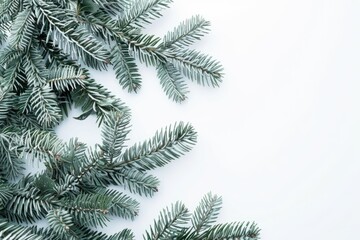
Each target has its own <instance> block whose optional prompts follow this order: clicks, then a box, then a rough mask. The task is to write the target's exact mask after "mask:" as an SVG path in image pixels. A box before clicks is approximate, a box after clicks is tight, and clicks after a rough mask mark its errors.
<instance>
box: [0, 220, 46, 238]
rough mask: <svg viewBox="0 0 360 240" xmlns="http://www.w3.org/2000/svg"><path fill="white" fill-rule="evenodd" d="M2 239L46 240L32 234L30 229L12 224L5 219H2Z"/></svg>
mask: <svg viewBox="0 0 360 240" xmlns="http://www.w3.org/2000/svg"><path fill="white" fill-rule="evenodd" d="M0 239H2V240H13V239H21V240H44V238H43V237H42V236H40V235H37V234H34V233H32V231H31V229H30V228H28V227H24V226H21V225H17V224H13V223H10V222H9V221H6V220H5V219H3V218H0Z"/></svg>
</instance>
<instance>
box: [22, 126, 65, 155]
mask: <svg viewBox="0 0 360 240" xmlns="http://www.w3.org/2000/svg"><path fill="white" fill-rule="evenodd" d="M20 143H21V145H20V146H22V147H23V152H24V154H32V156H33V157H34V158H37V159H40V160H45V161H46V160H51V159H53V158H55V159H56V158H58V156H60V155H61V152H62V149H63V147H64V144H63V143H62V141H61V140H60V139H59V138H58V137H57V136H56V134H55V133H54V132H52V131H46V130H40V129H28V130H26V131H25V132H24V133H23V134H22V135H21V140H20Z"/></svg>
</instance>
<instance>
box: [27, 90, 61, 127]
mask: <svg viewBox="0 0 360 240" xmlns="http://www.w3.org/2000/svg"><path fill="white" fill-rule="evenodd" d="M29 103H30V107H31V111H32V112H33V113H34V114H35V116H36V118H37V120H38V122H39V124H40V125H42V126H44V127H51V126H55V125H56V124H57V123H58V122H59V120H60V118H61V114H60V108H59V106H58V103H57V101H56V95H55V94H54V92H52V91H51V88H50V87H49V86H47V85H45V86H43V87H34V88H33V89H32V93H31V94H30V96H29Z"/></svg>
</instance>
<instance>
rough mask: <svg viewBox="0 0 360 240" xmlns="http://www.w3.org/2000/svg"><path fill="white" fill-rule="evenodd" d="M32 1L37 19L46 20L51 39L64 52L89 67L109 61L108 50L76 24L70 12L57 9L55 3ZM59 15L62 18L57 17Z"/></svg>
mask: <svg viewBox="0 0 360 240" xmlns="http://www.w3.org/2000/svg"><path fill="white" fill-rule="evenodd" d="M34 1H35V4H36V6H37V8H36V10H37V12H36V13H37V16H38V18H39V20H40V19H41V21H46V22H47V23H48V24H49V31H50V33H53V34H54V37H53V40H58V41H57V42H54V43H59V44H61V45H60V46H61V48H62V49H64V51H65V52H66V53H68V54H70V55H71V56H72V57H73V58H80V59H82V60H83V61H84V62H85V63H86V64H87V65H88V66H90V67H93V68H96V69H104V68H105V67H106V64H107V63H108V62H109V53H108V51H107V50H106V49H105V48H104V47H103V44H102V43H101V42H99V41H98V40H96V39H95V38H94V37H93V36H92V35H91V34H89V32H88V31H86V29H85V28H81V27H79V26H78V24H77V23H76V21H75V19H74V17H73V15H72V14H71V13H70V12H68V11H67V10H64V9H58V8H57V7H56V6H55V5H52V4H51V3H49V2H45V1H43V0H34ZM64 11H65V13H64ZM59 16H61V17H62V18H63V19H59V18H58V17H59ZM39 20H38V22H39ZM75 29H76V31H75ZM50 33H48V38H47V41H48V39H50V36H51V34H50ZM60 39H61V40H60Z"/></svg>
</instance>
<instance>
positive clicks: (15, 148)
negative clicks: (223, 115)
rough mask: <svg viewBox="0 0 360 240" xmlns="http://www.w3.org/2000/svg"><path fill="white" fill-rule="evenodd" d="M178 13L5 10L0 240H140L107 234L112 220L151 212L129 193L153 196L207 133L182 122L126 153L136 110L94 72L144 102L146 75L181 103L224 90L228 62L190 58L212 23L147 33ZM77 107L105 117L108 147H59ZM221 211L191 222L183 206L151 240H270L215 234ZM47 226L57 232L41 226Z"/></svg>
mask: <svg viewBox="0 0 360 240" xmlns="http://www.w3.org/2000/svg"><path fill="white" fill-rule="evenodd" d="M171 2H172V1H171V0H77V1H75V0H1V1H0V44H1V45H2V47H1V53H0V239H7V240H11V239H14V240H17V239H22V240H38V239H54V240H55V239H56V240H66V239H99V240H100V239H101V240H102V239H103V240H125V239H126V240H127V239H134V235H133V233H132V232H131V230H129V229H121V227H119V232H118V233H117V234H114V235H106V234H104V233H102V232H101V231H100V230H101V229H100V230H99V227H100V228H101V227H102V226H105V225H106V223H107V222H108V221H109V220H110V218H112V216H115V217H122V218H125V219H134V218H135V217H136V216H137V215H138V212H139V203H138V202H137V201H136V200H135V199H134V198H133V197H131V196H130V195H129V193H130V194H138V195H140V196H149V197H151V196H153V195H154V194H155V193H156V192H157V191H158V186H159V180H158V179H157V178H156V177H155V176H153V175H152V174H150V173H149V171H150V170H153V169H155V168H158V167H162V166H164V165H166V164H167V163H169V162H171V161H172V160H174V159H177V158H179V157H180V156H182V155H183V154H184V153H186V152H188V151H190V150H191V148H192V147H193V145H194V144H195V142H196V136H197V135H196V131H195V130H194V128H193V127H192V126H191V125H190V124H187V123H183V122H179V123H175V124H173V125H170V126H168V127H165V128H163V129H162V130H160V131H158V132H156V133H155V135H154V137H153V138H151V139H149V140H146V141H144V142H142V143H138V144H135V145H133V146H130V147H126V146H125V143H126V140H127V136H128V133H129V131H130V111H129V109H128V108H127V107H126V106H125V105H124V104H123V102H122V101H121V100H120V99H118V98H116V97H115V96H113V95H112V94H111V93H110V92H109V91H108V90H107V89H106V88H104V87H103V86H102V85H101V84H99V83H98V82H96V81H95V80H94V79H92V78H91V76H90V74H89V71H88V69H87V68H88V67H89V68H92V69H96V70H106V69H109V68H113V69H114V71H115V73H116V78H117V80H118V82H119V84H120V85H121V86H122V87H123V88H124V89H126V90H128V91H129V92H137V91H138V90H139V89H140V87H141V83H142V78H141V76H140V74H139V70H138V66H137V64H138V63H139V62H140V63H143V64H145V65H147V66H152V67H155V68H156V71H157V73H158V77H159V79H160V84H161V86H162V88H163V90H164V92H165V94H166V95H167V96H168V97H169V98H170V99H172V100H174V101H176V102H182V101H184V100H185V99H186V97H187V92H188V89H187V85H186V81H187V80H186V79H190V80H192V81H195V82H197V83H199V84H201V85H208V86H214V87H215V86H218V85H219V83H220V82H221V79H222V75H223V73H222V66H221V65H220V63H219V62H218V61H216V60H214V59H212V58H211V57H209V56H208V55H206V54H203V53H200V52H198V51H196V50H192V49H190V48H189V47H190V45H191V44H192V43H194V42H195V41H196V40H198V39H200V38H201V37H202V36H203V35H204V34H206V33H207V32H208V31H209V22H208V21H206V20H204V19H203V18H202V17H200V16H195V17H192V18H190V19H188V20H185V21H183V22H181V23H180V24H179V26H177V27H175V28H174V29H173V30H171V31H169V32H168V33H167V34H166V35H165V36H164V37H162V38H160V37H157V36H154V35H149V34H144V33H143V31H142V30H143V29H144V28H145V27H146V25H147V24H150V23H151V22H152V20H154V19H156V18H158V17H160V16H161V11H162V10H163V9H165V8H167V7H168V6H169V4H170V3H171ZM73 106H76V107H79V108H81V110H82V114H81V115H80V116H78V117H77V119H78V120H83V119H85V118H86V117H88V116H89V115H91V114H93V115H95V116H96V117H97V122H98V124H99V127H100V128H101V131H102V142H101V143H99V144H97V145H96V146H95V147H94V148H90V147H87V146H86V144H84V143H82V142H81V141H79V140H78V139H77V138H73V139H71V140H70V141H69V142H63V141H62V140H61V139H59V138H58V137H57V135H56V133H55V131H54V127H55V126H57V125H58V124H59V123H60V122H61V120H63V119H64V118H66V117H67V115H68V112H69V110H70V108H71V107H73ZM28 161H41V162H42V163H44V165H45V167H46V170H44V171H42V172H39V173H34V174H30V175H25V176H24V175H23V170H24V162H28ZM113 185H117V186H122V187H123V189H124V191H119V190H114V188H111V186H113ZM220 205H221V198H220V197H218V196H216V195H212V194H207V195H206V196H205V197H204V198H203V199H202V200H201V202H200V205H199V206H198V208H196V209H195V211H194V213H193V214H190V213H189V211H188V209H187V208H186V207H185V206H184V205H183V204H182V203H181V202H177V203H175V204H174V205H172V206H171V207H169V208H166V209H164V210H163V211H162V212H161V213H160V216H159V218H158V220H156V221H154V224H153V226H151V227H150V229H149V230H147V231H146V232H145V233H144V235H143V238H144V239H146V240H152V239H154V240H155V239H244V240H245V239H246V240H251V239H258V238H259V229H258V227H257V226H256V225H255V224H252V223H247V222H238V223H226V224H215V221H216V217H217V215H218V213H219V210H220ZM41 219H46V220H47V222H48V226H47V227H43V228H41V227H36V226H35V225H34V226H33V223H35V222H36V221H38V220H41Z"/></svg>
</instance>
